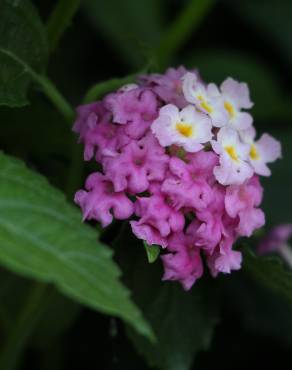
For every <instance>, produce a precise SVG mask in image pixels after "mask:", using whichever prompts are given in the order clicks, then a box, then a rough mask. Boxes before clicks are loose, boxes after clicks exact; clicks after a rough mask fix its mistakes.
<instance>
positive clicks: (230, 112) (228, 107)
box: [224, 101, 235, 118]
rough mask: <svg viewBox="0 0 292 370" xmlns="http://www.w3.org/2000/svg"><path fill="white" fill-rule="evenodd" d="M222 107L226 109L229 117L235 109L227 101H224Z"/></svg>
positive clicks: (233, 113) (233, 114) (232, 115)
mask: <svg viewBox="0 0 292 370" xmlns="http://www.w3.org/2000/svg"><path fill="white" fill-rule="evenodd" d="M224 108H225V109H226V110H227V112H228V114H229V117H230V118H233V117H234V116H235V109H234V107H233V105H232V104H231V103H229V102H228V101H226V102H224Z"/></svg>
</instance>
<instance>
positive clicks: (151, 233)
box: [130, 193, 185, 248]
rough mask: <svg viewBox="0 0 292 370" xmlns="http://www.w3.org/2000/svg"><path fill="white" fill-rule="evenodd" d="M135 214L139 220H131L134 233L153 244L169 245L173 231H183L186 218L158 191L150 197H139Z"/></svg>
mask: <svg viewBox="0 0 292 370" xmlns="http://www.w3.org/2000/svg"><path fill="white" fill-rule="evenodd" d="M135 214H136V215H137V216H138V217H140V219H139V221H131V222H130V223H131V226H132V230H133V233H134V234H135V235H136V236H137V237H138V238H140V239H144V240H146V242H147V243H148V244H149V245H151V244H158V245H161V246H162V247H164V248H165V247H166V246H167V237H168V235H170V233H171V232H178V231H182V230H183V227H184V224H185V219H184V216H183V214H182V213H181V212H178V211H175V210H174V209H173V208H172V207H171V205H169V204H168V203H167V199H166V198H165V196H164V195H162V194H159V193H156V194H154V195H151V196H150V197H144V198H137V201H136V203H135Z"/></svg>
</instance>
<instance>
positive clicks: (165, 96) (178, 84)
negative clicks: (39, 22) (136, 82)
mask: <svg viewBox="0 0 292 370" xmlns="http://www.w3.org/2000/svg"><path fill="white" fill-rule="evenodd" d="M186 72H187V70H186V69H185V68H184V67H182V66H180V67H178V68H177V69H175V68H168V69H167V70H166V72H165V74H158V73H154V74H150V75H144V76H141V77H140V79H141V81H142V83H146V86H149V87H151V88H152V90H153V91H154V92H155V93H156V94H157V95H158V96H159V98H160V99H161V100H163V101H164V103H166V104H175V105H176V106H177V107H178V108H183V107H184V106H186V105H187V102H186V100H185V98H184V96H183V93H182V77H183V76H184V75H185V74H186Z"/></svg>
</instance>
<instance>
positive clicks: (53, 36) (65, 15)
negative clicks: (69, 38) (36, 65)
mask: <svg viewBox="0 0 292 370" xmlns="http://www.w3.org/2000/svg"><path fill="white" fill-rule="evenodd" d="M80 3H81V0H60V1H58V3H57V5H56V7H55V9H54V10H53V12H52V14H51V16H50V18H49V20H48V23H47V35H48V41H49V45H50V50H51V51H54V50H55V48H56V47H57V45H58V44H59V42H60V39H61V37H62V35H63V33H64V31H65V29H66V28H67V27H68V26H69V25H70V23H71V21H72V18H73V17H74V15H75V13H76V12H77V10H78V8H79V6H80Z"/></svg>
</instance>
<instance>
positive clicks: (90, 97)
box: [83, 73, 138, 103]
mask: <svg viewBox="0 0 292 370" xmlns="http://www.w3.org/2000/svg"><path fill="white" fill-rule="evenodd" d="M137 75H138V74H137V73H135V74H132V75H129V76H126V77H122V78H113V79H111V80H108V81H104V82H99V83H97V84H96V85H94V86H92V87H91V88H90V89H89V90H88V92H87V93H86V95H85V97H84V99H83V101H84V103H90V102H92V101H94V100H98V99H100V98H101V97H103V96H104V95H105V94H107V93H109V92H111V91H114V90H117V89H118V88H119V87H121V86H123V85H126V84H129V83H133V82H135V80H136V77H137Z"/></svg>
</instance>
